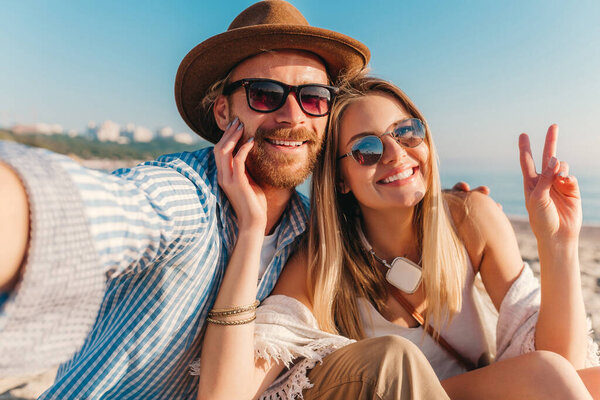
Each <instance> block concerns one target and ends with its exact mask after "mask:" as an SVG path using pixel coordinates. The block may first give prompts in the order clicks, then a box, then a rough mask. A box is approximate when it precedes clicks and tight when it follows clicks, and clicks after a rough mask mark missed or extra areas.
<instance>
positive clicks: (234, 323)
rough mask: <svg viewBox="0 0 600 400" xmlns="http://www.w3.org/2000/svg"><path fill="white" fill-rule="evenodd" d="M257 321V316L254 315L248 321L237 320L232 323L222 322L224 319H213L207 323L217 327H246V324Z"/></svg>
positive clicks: (207, 319)
mask: <svg viewBox="0 0 600 400" xmlns="http://www.w3.org/2000/svg"><path fill="white" fill-rule="evenodd" d="M255 319H256V314H254V315H252V316H251V317H250V318H246V319H235V320H232V321H229V320H222V319H213V318H210V317H208V318H206V321H208V322H210V323H211V324H215V325H244V324H249V323H250V322H252V321H254V320H255Z"/></svg>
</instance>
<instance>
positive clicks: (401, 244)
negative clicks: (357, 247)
mask: <svg viewBox="0 0 600 400" xmlns="http://www.w3.org/2000/svg"><path fill="white" fill-rule="evenodd" d="M361 213H362V228H363V232H364V234H365V236H366V237H367V239H368V241H369V243H370V244H371V246H373V250H374V251H375V254H377V256H378V257H380V258H383V259H385V260H387V261H391V260H393V259H394V258H395V257H399V256H402V257H408V258H409V259H411V260H413V261H414V262H419V260H420V258H421V254H420V250H419V245H418V238H417V230H416V227H415V226H414V224H413V217H414V213H415V209H414V207H413V208H408V209H394V210H385V211H381V210H370V209H369V210H365V209H363V210H361Z"/></svg>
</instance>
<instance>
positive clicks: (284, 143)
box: [269, 139, 303, 147]
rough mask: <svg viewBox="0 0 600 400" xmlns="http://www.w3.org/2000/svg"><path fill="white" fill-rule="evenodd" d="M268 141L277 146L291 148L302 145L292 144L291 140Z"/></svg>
mask: <svg viewBox="0 0 600 400" xmlns="http://www.w3.org/2000/svg"><path fill="white" fill-rule="evenodd" d="M269 141H270V142H271V143H273V144H275V145H277V146H291V147H298V146H302V143H303V142H302V141H299V142H293V141H291V140H275V139H270V140H269Z"/></svg>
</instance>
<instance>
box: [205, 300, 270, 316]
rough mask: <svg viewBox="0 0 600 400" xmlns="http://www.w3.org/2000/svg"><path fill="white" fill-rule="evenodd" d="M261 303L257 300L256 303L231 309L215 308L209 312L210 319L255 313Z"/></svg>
mask: <svg viewBox="0 0 600 400" xmlns="http://www.w3.org/2000/svg"><path fill="white" fill-rule="evenodd" d="M259 304H260V301H258V300H256V301H255V302H254V303H252V304H249V305H246V306H240V307H229V308H213V309H212V310H210V311H209V312H208V316H209V317H224V316H227V315H236V314H241V313H244V312H248V311H253V310H256V309H257V308H258V305H259Z"/></svg>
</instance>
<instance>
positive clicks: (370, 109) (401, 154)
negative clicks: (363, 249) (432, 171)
mask: <svg viewBox="0 0 600 400" xmlns="http://www.w3.org/2000/svg"><path fill="white" fill-rule="evenodd" d="M407 118H412V116H411V115H409V114H408V113H407V112H406V111H405V110H404V109H403V107H402V106H401V105H400V103H399V102H398V101H397V100H396V99H394V98H393V97H392V96H390V95H387V94H384V93H373V94H368V95H366V96H364V97H361V98H358V99H356V100H353V101H352V103H350V104H349V105H348V106H347V109H346V111H345V113H344V115H343V117H342V120H341V124H340V132H339V138H338V157H339V156H341V155H342V154H346V153H348V152H349V151H350V149H351V147H352V145H353V144H354V142H355V141H356V140H357V139H360V138H361V137H363V136H366V135H377V136H380V135H382V134H383V133H386V132H390V131H391V130H393V129H394V128H395V126H396V125H397V123H398V122H400V121H402V120H405V119H407ZM381 140H382V142H383V155H382V157H381V159H380V160H379V162H377V163H376V164H374V165H369V166H366V165H360V164H359V163H357V162H356V161H355V160H354V159H353V158H352V157H344V158H342V159H341V160H339V161H338V167H339V171H340V178H341V181H340V183H339V188H340V190H341V191H342V193H349V192H352V193H353V194H354V196H355V197H356V200H357V201H358V203H359V204H360V207H361V208H363V209H364V208H365V207H366V208H370V209H374V210H377V209H388V208H398V207H402V208H408V207H414V206H415V205H417V203H419V202H420V201H421V200H422V199H423V196H424V195H425V191H426V190H427V179H426V176H427V173H428V171H427V169H428V161H429V148H428V147H427V144H426V143H425V142H424V141H423V142H422V143H421V144H420V145H418V146H416V147H413V148H406V147H403V146H402V145H400V144H399V143H398V142H397V141H396V140H395V139H394V138H393V137H392V136H391V135H385V136H382V137H381Z"/></svg>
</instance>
